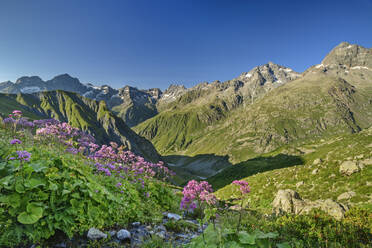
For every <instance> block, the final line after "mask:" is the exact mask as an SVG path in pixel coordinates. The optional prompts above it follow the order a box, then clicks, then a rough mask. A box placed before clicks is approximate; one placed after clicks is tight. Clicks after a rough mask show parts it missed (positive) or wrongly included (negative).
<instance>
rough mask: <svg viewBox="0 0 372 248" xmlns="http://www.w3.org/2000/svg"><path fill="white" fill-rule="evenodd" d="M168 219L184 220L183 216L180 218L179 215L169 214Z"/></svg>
mask: <svg viewBox="0 0 372 248" xmlns="http://www.w3.org/2000/svg"><path fill="white" fill-rule="evenodd" d="M167 218H168V219H173V220H180V219H182V216H180V215H178V214H172V213H168V214H167Z"/></svg>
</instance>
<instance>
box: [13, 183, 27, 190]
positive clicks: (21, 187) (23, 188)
mask: <svg viewBox="0 0 372 248" xmlns="http://www.w3.org/2000/svg"><path fill="white" fill-rule="evenodd" d="M15 190H16V191H17V192H18V193H25V187H24V186H23V184H22V183H21V182H17V183H16V186H15Z"/></svg>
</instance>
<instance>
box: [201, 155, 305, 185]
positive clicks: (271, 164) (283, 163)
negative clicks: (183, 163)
mask: <svg viewBox="0 0 372 248" xmlns="http://www.w3.org/2000/svg"><path fill="white" fill-rule="evenodd" d="M302 164H304V160H303V159H302V158H301V157H299V156H293V155H287V154H278V155H276V156H273V157H256V158H253V159H249V160H247V161H244V162H240V163H238V164H235V165H233V166H231V167H229V168H226V169H224V170H223V171H221V172H219V173H218V174H216V175H214V176H212V177H209V178H208V182H209V183H210V184H211V185H212V186H213V189H214V190H217V189H220V188H222V187H224V186H225V185H228V184H230V183H232V181H234V180H239V179H242V178H245V177H249V176H252V175H254V174H257V173H262V172H265V171H270V170H275V169H281V168H285V167H291V166H295V165H302Z"/></svg>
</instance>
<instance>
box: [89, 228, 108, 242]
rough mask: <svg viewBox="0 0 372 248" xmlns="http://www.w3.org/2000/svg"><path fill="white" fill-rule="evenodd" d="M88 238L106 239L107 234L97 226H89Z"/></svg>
mask: <svg viewBox="0 0 372 248" xmlns="http://www.w3.org/2000/svg"><path fill="white" fill-rule="evenodd" d="M87 237H88V239H92V240H96V239H106V238H107V234H106V233H103V232H101V231H100V230H98V229H97V228H90V229H89V231H88V234H87Z"/></svg>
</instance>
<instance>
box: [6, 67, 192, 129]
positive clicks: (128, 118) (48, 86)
mask: <svg viewBox="0 0 372 248" xmlns="http://www.w3.org/2000/svg"><path fill="white" fill-rule="evenodd" d="M54 90H63V91H69V92H75V93H78V94H80V95H82V96H84V97H87V98H91V99H93V100H97V101H101V100H103V101H105V102H106V103H107V106H108V107H109V108H110V110H112V111H113V112H114V113H115V114H117V115H118V116H120V117H121V118H122V119H123V120H124V121H125V122H126V124H127V125H128V126H135V125H137V124H138V123H141V122H143V121H144V120H147V119H148V118H151V117H153V116H155V115H156V114H157V113H158V110H157V104H158V103H160V104H162V103H169V102H172V101H174V100H175V99H176V98H177V97H178V96H180V95H181V94H183V93H184V92H186V88H185V87H184V86H178V85H171V86H170V87H169V89H167V90H166V91H165V92H164V94H163V92H162V91H161V90H160V89H158V88H153V89H148V90H139V89H137V88H134V87H130V86H125V87H123V88H120V89H113V88H111V87H110V86H108V85H102V86H94V85H92V84H83V83H81V82H80V81H79V79H77V78H73V77H71V76H70V75H68V74H62V75H58V76H56V77H54V78H53V79H51V80H48V81H43V80H42V79H41V78H40V77H37V76H31V77H21V78H19V79H17V81H16V82H15V83H12V82H10V81H6V82H3V83H0V93H9V94H18V93H24V94H32V93H36V92H42V91H54Z"/></svg>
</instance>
